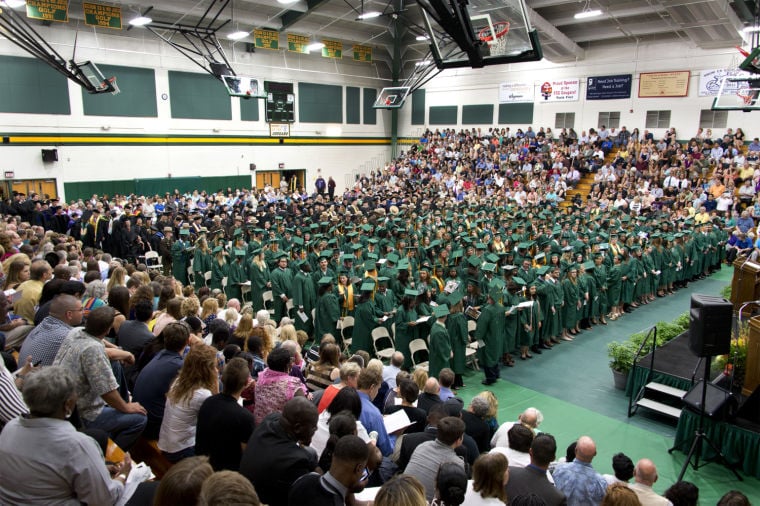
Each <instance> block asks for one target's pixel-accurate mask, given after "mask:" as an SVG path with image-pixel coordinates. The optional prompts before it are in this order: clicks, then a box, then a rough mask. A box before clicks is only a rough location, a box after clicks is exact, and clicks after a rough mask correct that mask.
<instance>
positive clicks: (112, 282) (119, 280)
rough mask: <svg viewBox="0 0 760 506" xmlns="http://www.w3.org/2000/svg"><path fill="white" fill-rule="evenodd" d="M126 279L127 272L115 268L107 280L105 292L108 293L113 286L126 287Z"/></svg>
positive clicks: (122, 268)
mask: <svg viewBox="0 0 760 506" xmlns="http://www.w3.org/2000/svg"><path fill="white" fill-rule="evenodd" d="M126 277H127V271H126V270H125V269H124V267H116V268H115V269H114V270H113V272H111V277H110V278H108V284H107V285H106V291H107V292H109V293H110V292H111V290H112V289H113V287H115V286H127V280H126Z"/></svg>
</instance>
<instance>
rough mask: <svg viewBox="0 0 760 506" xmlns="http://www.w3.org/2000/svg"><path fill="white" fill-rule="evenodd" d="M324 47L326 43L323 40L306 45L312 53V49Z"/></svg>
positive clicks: (307, 49) (317, 49)
mask: <svg viewBox="0 0 760 506" xmlns="http://www.w3.org/2000/svg"><path fill="white" fill-rule="evenodd" d="M323 47H325V45H324V43H322V42H312V43H311V44H309V45H308V46H306V51H307V52H309V53H311V52H312V51H319V50H320V49H322V48H323Z"/></svg>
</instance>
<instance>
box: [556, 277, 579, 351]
mask: <svg viewBox="0 0 760 506" xmlns="http://www.w3.org/2000/svg"><path fill="white" fill-rule="evenodd" d="M562 292H563V296H564V301H565V305H564V306H563V308H562V311H563V313H564V325H565V326H564V328H563V332H562V338H561V339H562V340H563V341H572V340H573V337H572V336H575V335H577V334H578V332H580V329H579V328H578V322H579V319H578V314H579V312H580V310H581V307H582V305H583V302H582V300H581V291H580V286H579V285H578V264H574V263H573V264H570V265H568V267H567V277H566V278H565V280H564V281H562Z"/></svg>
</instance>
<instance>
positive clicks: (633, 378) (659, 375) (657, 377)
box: [625, 367, 692, 396]
mask: <svg viewBox="0 0 760 506" xmlns="http://www.w3.org/2000/svg"><path fill="white" fill-rule="evenodd" d="M648 373H649V369H646V368H644V367H637V368H636V369H635V370H631V372H630V374H628V384H627V385H626V388H625V394H626V395H627V396H630V395H631V393H633V395H636V394H638V393H639V390H641V387H643V386H644V385H645V384H646V383H647V374H648ZM652 381H654V382H656V383H662V384H663V385H667V386H669V387H673V388H680V389H681V390H689V389H690V388H691V386H692V385H691V382H690V381H689V380H685V379H683V378H678V377H676V376H671V375H670V374H665V373H663V372H658V371H654V373H653V374H652Z"/></svg>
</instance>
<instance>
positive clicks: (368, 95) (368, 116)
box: [363, 88, 377, 125]
mask: <svg viewBox="0 0 760 506" xmlns="http://www.w3.org/2000/svg"><path fill="white" fill-rule="evenodd" d="M375 100H377V90H376V89H375V88H364V108H363V110H364V124H365V125H376V124H377V109H375V108H374V107H372V106H373V105H374V103H375Z"/></svg>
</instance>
